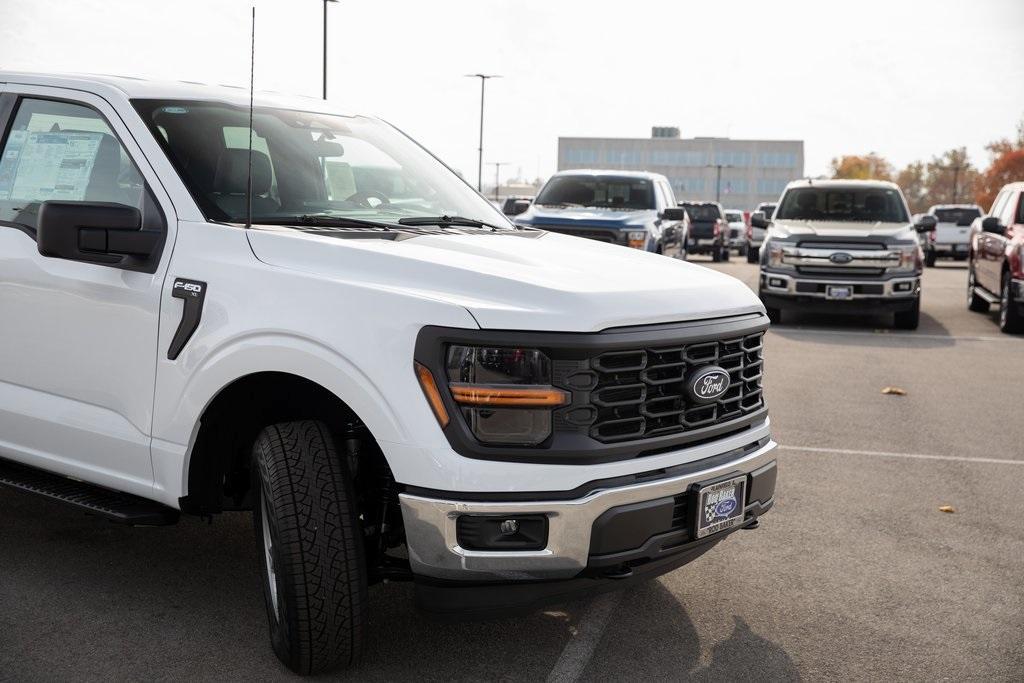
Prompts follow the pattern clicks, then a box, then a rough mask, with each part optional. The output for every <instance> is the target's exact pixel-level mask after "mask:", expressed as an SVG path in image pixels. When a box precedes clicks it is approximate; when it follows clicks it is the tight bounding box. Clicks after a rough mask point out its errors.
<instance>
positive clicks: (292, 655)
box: [252, 420, 367, 674]
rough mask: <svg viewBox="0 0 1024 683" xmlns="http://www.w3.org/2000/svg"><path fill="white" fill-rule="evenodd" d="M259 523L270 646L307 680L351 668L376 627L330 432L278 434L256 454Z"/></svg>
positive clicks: (289, 426) (307, 423)
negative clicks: (370, 620) (370, 624)
mask: <svg viewBox="0 0 1024 683" xmlns="http://www.w3.org/2000/svg"><path fill="white" fill-rule="evenodd" d="M252 459H253V485H254V490H255V496H254V499H255V502H254V506H253V507H254V510H253V518H254V520H253V521H254V523H255V527H256V539H257V543H258V544H259V548H260V551H261V552H260V556H261V560H260V562H261V565H262V569H263V571H262V572H261V573H262V575H263V594H264V598H265V601H266V607H267V618H268V620H269V621H270V640H271V644H272V645H273V648H274V653H275V654H277V656H278V658H279V659H280V660H281V662H283V663H284V665H285V666H287V667H288V668H289V669H291V670H292V671H294V672H295V673H298V674H314V673H321V672H324V671H328V670H330V669H335V668H338V667H342V668H344V667H348V666H351V665H352V664H354V663H355V662H356V661H357V660H358V658H359V655H360V652H361V650H362V642H363V631H364V629H365V627H366V612H367V605H366V602H367V597H366V593H367V578H366V562H365V559H364V548H363V541H362V535H361V527H360V524H359V516H358V511H357V509H356V505H355V496H354V493H353V490H352V483H351V479H350V477H349V475H348V472H347V471H346V466H345V463H344V460H343V459H342V458H341V457H339V456H338V453H337V451H336V450H335V448H334V439H333V437H332V436H331V434H330V432H329V431H328V429H327V427H326V425H324V424H323V423H322V422H315V421H312V420H302V421H298V422H285V423H281V424H276V425H271V426H269V427H267V428H265V429H264V430H263V431H262V432H260V434H259V436H258V437H257V439H256V443H255V444H254V445H253V452H252Z"/></svg>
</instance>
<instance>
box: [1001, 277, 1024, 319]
mask: <svg viewBox="0 0 1024 683" xmlns="http://www.w3.org/2000/svg"><path fill="white" fill-rule="evenodd" d="M1010 294H1011V291H1010V274H1009V273H1003V287H1002V293H1001V295H1000V297H999V329H1000V331H1002V332H1005V333H1006V334H1016V333H1018V332H1024V316H1022V315H1021V314H1020V307H1019V306H1018V305H1017V303H1016V302H1015V301H1014V300H1013V299H1012V298H1011V297H1010Z"/></svg>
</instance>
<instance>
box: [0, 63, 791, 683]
mask: <svg viewBox="0 0 1024 683" xmlns="http://www.w3.org/2000/svg"><path fill="white" fill-rule="evenodd" d="M0 130H2V131H4V135H3V138H2V140H0V320H2V321H3V327H2V330H0V484H3V485H6V486H7V487H12V488H14V489H19V490H21V491H27V492H31V493H35V494H39V495H42V496H45V497H47V498H49V499H51V500H54V501H60V502H64V503H69V504H71V505H75V506H77V507H78V508H80V509H84V510H85V511H87V512H89V513H91V514H94V515H97V516H99V517H105V518H109V519H112V520H115V521H119V522H123V523H127V524H133V525H139V526H146V525H160V524H169V523H173V522H175V521H176V520H177V519H178V518H179V516H180V515H181V514H191V515H203V516H210V517H211V518H212V517H214V516H216V515H217V514H219V513H224V512H228V511H251V513H252V515H253V521H254V528H255V535H256V542H257V543H258V547H259V549H260V553H259V557H260V568H261V569H260V570H261V574H262V576H263V584H264V597H265V601H266V607H267V614H268V619H269V623H270V637H271V642H272V645H273V648H274V651H275V652H276V653H277V655H278V656H279V657H280V659H281V660H282V662H284V664H285V665H287V666H288V667H289V668H290V669H292V670H293V671H296V672H299V673H314V672H319V671H324V670H327V669H330V668H332V667H343V666H346V665H349V664H351V663H352V662H353V661H354V660H355V659H356V658H357V657H358V655H359V652H360V649H361V644H362V638H363V633H364V629H365V624H366V620H367V610H368V598H367V586H368V585H369V584H371V583H375V582H381V581H383V580H385V579H389V580H408V581H414V582H415V584H416V595H417V600H418V602H419V603H420V605H421V606H422V607H424V608H426V609H430V610H434V611H441V612H458V613H468V614H489V613H491V612H496V611H497V612H503V611H510V610H517V609H519V610H521V609H531V608H534V607H535V606H537V605H540V604H543V603H545V602H549V601H560V600H564V599H566V598H569V597H572V596H575V595H577V594H580V593H586V592H590V591H596V590H601V589H603V588H606V587H607V586H609V585H620V586H625V585H628V584H629V583H631V582H632V581H636V580H640V579H644V578H647V577H651V576H656V575H658V574H660V573H663V572H666V571H669V570H671V569H674V568H675V567H678V566H680V565H682V564H684V563H686V562H687V561H689V560H691V559H693V558H694V557H697V556H698V555H700V554H701V553H703V552H705V551H707V550H708V549H709V548H711V547H712V546H714V545H715V544H716V543H718V542H719V541H721V540H722V539H723V538H725V537H726V536H728V535H729V534H730V533H731V532H733V531H736V530H738V529H743V528H753V527H755V526H757V524H758V518H759V516H760V515H762V514H763V513H764V512H766V511H767V510H768V509H769V508H770V507H771V506H772V504H773V502H774V489H775V477H776V466H775V456H774V449H775V443H774V442H773V441H772V439H771V435H770V433H769V421H768V415H767V407H766V405H765V402H764V397H763V395H762V390H761V376H762V363H763V361H762V341H763V336H764V333H765V329H766V328H767V326H768V319H767V317H766V315H765V311H764V308H763V306H762V305H761V303H760V302H759V301H758V299H757V297H755V296H754V295H753V293H752V292H751V291H750V290H749V289H748V288H747V287H745V286H744V285H743V284H742V283H740V282H739V281H737V280H735V279H733V278H731V277H728V276H726V275H723V274H720V273H717V272H714V271H711V270H708V269H705V268H701V267H699V266H696V265H692V264H688V263H684V262H682V261H679V260H674V259H668V258H665V257H663V256H659V255H657V254H653V253H645V252H643V251H639V250H627V249H622V248H619V247H616V246H613V245H607V244H601V243H598V242H595V241H591V240H584V239H578V238H574V237H567V236H564V235H558V234H553V233H548V232H545V231H543V230H536V229H530V228H519V227H516V226H513V225H512V224H511V223H509V222H508V220H507V219H505V218H504V217H503V216H502V215H501V213H500V212H498V211H497V210H496V209H495V208H494V207H492V206H491V205H490V204H489V203H488V202H487V201H486V200H485V199H484V198H483V197H481V196H480V195H479V194H478V193H477V192H475V191H474V190H473V189H472V188H470V187H469V186H468V185H467V184H466V183H465V182H464V181H463V180H461V179H460V178H459V177H458V176H457V175H456V174H455V173H453V172H451V171H450V170H449V169H448V168H447V167H446V166H444V165H443V164H442V163H441V162H439V161H438V160H437V159H436V158H434V157H433V156H431V155H430V154H429V153H427V152H426V151H425V150H424V149H423V148H421V147H420V146H419V145H417V144H416V143H414V142H413V141H411V140H410V139H409V138H407V137H406V136H405V135H403V134H402V133H401V132H399V131H397V130H396V129H395V128H393V127H391V126H390V125H387V124H385V123H382V122H381V121H379V120H376V119H373V118H369V117H365V116H356V115H351V114H345V113H340V112H338V111H335V110H334V109H333V108H331V107H330V106H329V105H328V104H326V103H324V102H321V101H319V100H308V99H299V98H282V97H278V96H270V95H266V96H264V95H257V97H256V99H255V107H254V109H250V108H249V93H248V92H246V91H242V90H237V89H233V88H225V87H206V86H199V85H195V84H180V83H179V84H158V83H150V82H145V81H141V80H135V79H119V78H113V77H91V76H90V77H84V76H83V77H80V76H65V77H60V76H44V75H33V74H22V73H3V72H0ZM3 504H4V500H3V498H2V497H0V514H2V506H3ZM0 552H6V553H12V552H16V549H15V548H8V547H4V542H3V539H2V538H0ZM154 560H157V561H158V558H154ZM40 570H41V571H45V569H44V568H40ZM125 599H126V600H128V599H131V596H125ZM196 609H203V606H197V607H196ZM182 627H183V628H184V627H185V626H184V624H183V626H182Z"/></svg>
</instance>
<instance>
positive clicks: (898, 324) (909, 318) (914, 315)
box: [893, 297, 921, 330]
mask: <svg viewBox="0 0 1024 683" xmlns="http://www.w3.org/2000/svg"><path fill="white" fill-rule="evenodd" d="M920 322H921V298H920V297H918V298H917V299H914V306H913V308H911V309H910V310H909V311H899V312H897V313H895V314H894V315H893V323H894V327H895V328H896V329H897V330H916V329H917V326H918V325H919V324H920Z"/></svg>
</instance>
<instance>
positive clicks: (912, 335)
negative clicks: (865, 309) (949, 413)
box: [770, 327, 1020, 343]
mask: <svg viewBox="0 0 1024 683" xmlns="http://www.w3.org/2000/svg"><path fill="white" fill-rule="evenodd" d="M770 332H772V333H773V334H777V335H779V336H785V335H787V334H792V333H794V332H796V333H797V334H824V335H833V336H839V337H875V338H877V339H894V338H895V339H949V340H952V341H984V342H998V341H1004V342H1014V343H1020V338H1017V337H1011V336H1010V335H1005V336H998V337H997V336H994V335H993V336H981V335H977V336H974V335H951V334H918V333H917V332H889V331H888V330H881V331H878V332H866V331H864V330H819V329H816V328H810V327H780V328H779V329H777V330H770Z"/></svg>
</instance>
